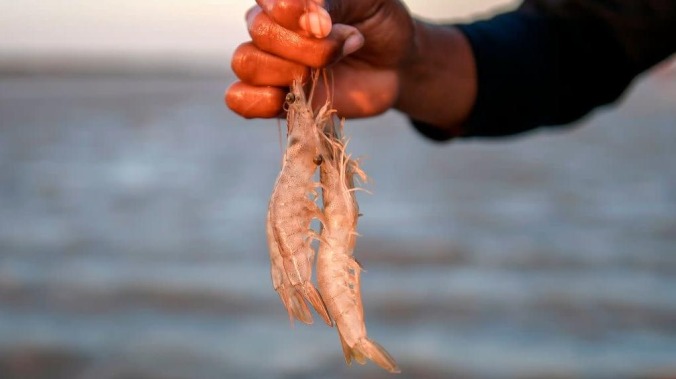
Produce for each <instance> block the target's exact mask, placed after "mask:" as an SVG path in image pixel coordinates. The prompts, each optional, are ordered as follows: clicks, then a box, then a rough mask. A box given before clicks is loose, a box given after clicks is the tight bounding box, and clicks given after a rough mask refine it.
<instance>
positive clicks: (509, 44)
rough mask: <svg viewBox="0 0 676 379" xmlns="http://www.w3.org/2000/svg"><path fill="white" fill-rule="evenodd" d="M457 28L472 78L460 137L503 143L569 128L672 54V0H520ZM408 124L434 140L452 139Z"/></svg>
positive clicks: (675, 23)
mask: <svg viewBox="0 0 676 379" xmlns="http://www.w3.org/2000/svg"><path fill="white" fill-rule="evenodd" d="M459 28H460V30H461V31H462V32H463V33H464V34H465V35H466V36H467V38H468V39H469V41H470V44H471V46H472V50H473V52H474V56H475V59H476V64H477V74H478V94H477V100H476V103H475V105H474V109H473V110H472V113H471V115H470V118H469V120H468V121H467V123H466V124H465V125H463V133H462V135H461V136H459V137H476V136H503V135H510V134H516V133H520V132H523V131H526V130H530V129H534V128H537V127H541V126H551V125H562V124H567V123H570V122H572V121H575V120H577V119H579V118H580V117H582V116H584V115H585V114H587V113H588V112H590V111H591V110H592V109H594V108H595V107H598V106H600V105H603V104H608V103H610V102H613V101H615V100H616V99H617V98H618V97H619V96H620V95H621V94H622V92H624V90H625V89H626V88H627V86H628V85H629V84H630V82H631V81H632V79H633V78H634V77H636V76H637V75H638V74H640V73H641V72H643V71H645V70H647V69H648V68H650V67H652V66H654V65H655V64H657V63H658V62H660V61H662V60H664V59H666V58H668V57H669V56H670V55H671V54H672V53H674V52H676V0H633V1H632V0H624V1H623V0H530V1H529V0H526V1H525V2H524V3H523V4H522V5H521V6H520V7H519V8H518V9H517V10H515V11H513V12H508V13H504V14H501V15H498V16H496V17H494V18H492V19H489V20H485V21H478V22H474V23H471V24H466V25H459ZM413 123H414V125H415V126H416V128H417V129H418V130H419V131H420V132H421V133H423V134H424V135H426V136H428V137H430V138H432V139H435V140H440V141H442V140H446V139H449V138H452V137H454V136H453V135H450V134H445V133H444V132H443V131H439V129H436V128H431V127H430V126H427V125H425V124H423V123H419V122H416V121H414V122H413Z"/></svg>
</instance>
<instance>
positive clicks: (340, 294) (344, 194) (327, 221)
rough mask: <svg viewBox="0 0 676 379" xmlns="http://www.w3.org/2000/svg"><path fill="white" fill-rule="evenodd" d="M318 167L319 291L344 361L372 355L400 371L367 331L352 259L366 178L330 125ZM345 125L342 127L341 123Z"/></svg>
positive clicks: (357, 268) (384, 365)
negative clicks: (358, 193) (358, 192)
mask: <svg viewBox="0 0 676 379" xmlns="http://www.w3.org/2000/svg"><path fill="white" fill-rule="evenodd" d="M326 125H327V126H326V130H325V132H326V134H325V136H324V141H323V144H322V156H323V163H322V165H321V166H320V168H319V175H320V181H321V185H322V199H323V204H324V222H323V224H322V232H321V239H320V245H319V256H318V257H317V281H318V285H319V291H320V293H321V294H322V297H323V299H324V301H325V303H326V307H327V308H328V310H329V315H331V318H332V319H333V320H334V321H335V323H336V328H337V329H338V336H339V337H340V342H341V345H342V347H343V354H344V356H345V361H346V362H347V363H348V364H350V363H351V362H352V359H353V358H354V359H355V360H356V361H357V362H359V363H360V364H364V363H366V359H365V358H368V359H370V360H372V361H373V362H375V363H376V364H378V365H379V366H381V367H382V368H384V369H386V370H388V371H390V372H392V373H397V372H400V371H399V368H398V367H397V363H396V362H395V361H394V359H393V358H392V357H391V356H390V355H389V354H388V353H387V351H386V350H385V349H384V348H383V347H382V346H380V345H379V344H378V343H376V342H375V341H373V340H371V339H369V338H368V337H367V335H366V325H365V323H364V308H363V305H362V299H361V289H360V282H359V280H360V274H361V270H362V268H361V266H360V264H359V263H358V262H357V261H356V260H355V259H354V257H353V251H354V246H355V243H356V239H357V231H356V229H357V219H358V218H359V207H358V205H357V200H356V198H355V194H354V192H355V188H354V182H353V177H354V175H358V176H359V177H361V179H362V180H364V181H365V180H366V174H365V173H364V171H362V170H361V168H360V167H359V165H358V163H357V162H356V161H354V160H352V159H350V157H349V156H347V155H346V153H345V144H344V142H343V140H342V138H341V137H340V136H339V135H338V131H337V130H335V128H334V126H333V124H332V123H330V122H329V123H327V124H326ZM341 129H342V127H341Z"/></svg>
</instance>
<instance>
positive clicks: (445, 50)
mask: <svg viewBox="0 0 676 379" xmlns="http://www.w3.org/2000/svg"><path fill="white" fill-rule="evenodd" d="M413 45H414V46H413V49H412V52H411V54H410V56H409V57H408V58H407V59H406V60H405V61H404V62H403V63H402V64H401V65H400V68H399V70H398V72H397V74H398V79H399V80H398V82H399V90H398V98H397V100H396V102H395V105H394V108H395V109H397V110H399V111H401V112H403V113H405V114H407V115H408V116H409V117H411V118H413V119H415V120H417V121H419V122H422V123H425V124H428V125H429V126H430V127H432V128H438V129H439V132H440V133H445V134H448V135H450V136H458V135H461V134H462V130H461V126H462V124H463V123H464V122H465V120H467V118H468V117H469V114H470V112H471V110H472V107H473V106H474V102H475V100H476V94H477V74H476V67H475V62H474V57H473V54H472V49H471V47H470V45H469V42H468V41H467V38H466V37H465V36H464V35H463V34H462V32H460V30H458V29H457V28H455V27H449V26H443V25H434V24H430V23H426V22H423V21H420V20H415V34H414V43H413Z"/></svg>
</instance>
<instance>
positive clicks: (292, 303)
mask: <svg viewBox="0 0 676 379" xmlns="http://www.w3.org/2000/svg"><path fill="white" fill-rule="evenodd" d="M286 106H287V107H288V109H287V111H288V116H287V123H288V132H287V148H286V151H285V153H284V159H283V164H282V170H281V172H280V173H279V176H278V177H277V181H276V183H275V187H274V190H273V192H272V196H271V198H270V203H269V205H268V214H267V226H266V232H267V237H268V247H269V251H270V263H271V269H270V273H271V277H272V283H273V287H274V288H275V291H277V293H278V294H279V297H280V298H281V300H282V303H283V304H284V307H285V308H286V309H287V311H288V313H289V318H290V320H291V322H292V323H293V320H294V318H296V319H298V320H300V321H302V322H304V323H306V324H311V323H312V315H311V314H310V311H309V309H308V307H307V304H306V301H307V302H309V303H310V304H312V306H313V307H314V309H315V310H316V311H317V313H318V314H319V315H320V316H321V317H322V318H323V319H324V321H325V322H326V323H327V324H328V325H330V326H333V322H332V321H331V318H330V317H329V314H328V311H327V309H326V305H325V304H324V301H323V300H322V297H321V295H320V293H319V292H318V291H317V289H316V288H315V287H314V285H313V284H312V282H311V276H312V264H313V262H314V256H315V251H314V249H313V247H312V246H311V243H312V242H313V240H314V239H315V238H316V233H315V232H314V231H313V230H312V229H311V227H310V226H311V225H310V224H311V222H312V220H313V219H319V220H320V221H322V220H323V213H322V212H321V210H320V209H319V207H318V206H317V204H316V203H315V200H316V198H317V191H316V188H317V186H318V183H316V182H314V175H315V172H316V171H317V166H318V165H319V164H321V162H322V155H321V153H320V144H321V139H320V138H322V137H321V135H322V132H321V130H320V129H319V128H318V127H317V123H316V121H315V119H314V113H313V112H312V109H311V107H310V104H309V102H308V101H307V100H306V99H305V94H304V92H303V87H302V85H301V83H300V81H295V82H294V83H293V86H292V87H291V92H289V94H288V95H287V98H286ZM326 112H327V107H324V108H322V109H321V110H320V111H319V112H318V117H325V116H324V115H325V113H326Z"/></svg>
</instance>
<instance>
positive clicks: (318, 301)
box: [300, 282, 333, 326]
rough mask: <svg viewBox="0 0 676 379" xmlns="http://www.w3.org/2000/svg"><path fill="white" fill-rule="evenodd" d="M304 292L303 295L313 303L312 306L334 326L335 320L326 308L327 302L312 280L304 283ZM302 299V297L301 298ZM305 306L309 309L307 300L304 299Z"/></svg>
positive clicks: (329, 324)
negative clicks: (325, 302)
mask: <svg viewBox="0 0 676 379" xmlns="http://www.w3.org/2000/svg"><path fill="white" fill-rule="evenodd" d="M302 286H303V288H302V293H303V297H304V298H305V299H306V300H307V301H309V302H310V304H312V307H313V308H314V309H315V311H317V313H318V314H319V315H320V316H321V317H322V318H323V319H324V322H326V325H328V326H333V321H332V320H331V317H330V316H329V311H328V310H327V309H326V304H324V300H323V299H322V296H321V295H320V294H319V291H317V289H316V288H315V286H313V285H312V283H310V282H305V283H303V284H302ZM300 300H301V301H302V299H300ZM302 303H303V306H304V307H305V308H306V309H307V306H306V305H305V302H304V301H302Z"/></svg>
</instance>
